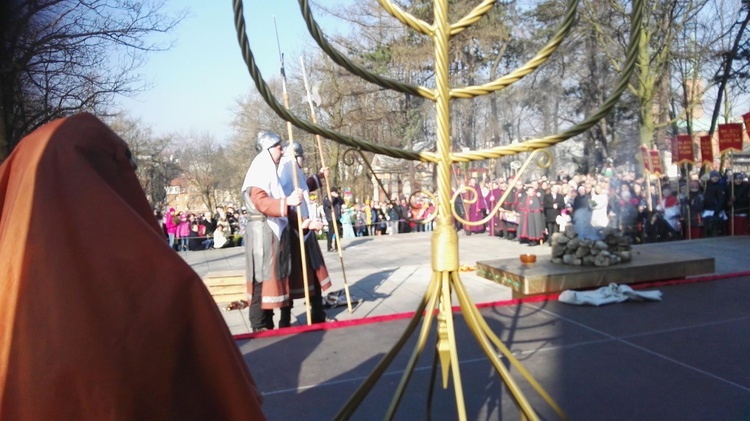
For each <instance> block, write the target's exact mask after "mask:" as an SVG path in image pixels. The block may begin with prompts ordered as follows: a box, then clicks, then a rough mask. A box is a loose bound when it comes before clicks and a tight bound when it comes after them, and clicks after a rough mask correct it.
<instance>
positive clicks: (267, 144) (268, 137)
mask: <svg viewBox="0 0 750 421" xmlns="http://www.w3.org/2000/svg"><path fill="white" fill-rule="evenodd" d="M279 143H281V138H280V137H279V135H277V134H276V133H274V132H267V131H261V132H258V137H256V138H255V150H256V151H258V152H261V151H265V150H266V149H269V148H271V147H272V146H276V145H278V144H279Z"/></svg>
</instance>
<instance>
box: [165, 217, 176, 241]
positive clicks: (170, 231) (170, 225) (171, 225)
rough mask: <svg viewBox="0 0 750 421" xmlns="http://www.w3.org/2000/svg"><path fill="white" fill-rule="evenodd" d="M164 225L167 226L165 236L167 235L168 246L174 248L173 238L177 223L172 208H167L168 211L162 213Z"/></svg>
mask: <svg viewBox="0 0 750 421" xmlns="http://www.w3.org/2000/svg"><path fill="white" fill-rule="evenodd" d="M164 226H165V227H166V228H167V237H169V247H172V248H174V238H175V234H176V233H177V224H176V223H175V215H174V208H169V211H168V212H167V214H166V215H164Z"/></svg>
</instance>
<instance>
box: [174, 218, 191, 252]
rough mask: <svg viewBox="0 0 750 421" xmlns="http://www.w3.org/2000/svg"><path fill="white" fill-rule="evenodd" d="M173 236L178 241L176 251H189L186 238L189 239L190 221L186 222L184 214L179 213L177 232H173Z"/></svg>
mask: <svg viewBox="0 0 750 421" xmlns="http://www.w3.org/2000/svg"><path fill="white" fill-rule="evenodd" d="M175 236H176V237H177V239H178V240H179V245H178V247H177V250H178V251H187V250H189V247H188V237H190V221H188V216H187V214H186V213H185V212H180V222H179V223H178V224H177V231H176V232H175Z"/></svg>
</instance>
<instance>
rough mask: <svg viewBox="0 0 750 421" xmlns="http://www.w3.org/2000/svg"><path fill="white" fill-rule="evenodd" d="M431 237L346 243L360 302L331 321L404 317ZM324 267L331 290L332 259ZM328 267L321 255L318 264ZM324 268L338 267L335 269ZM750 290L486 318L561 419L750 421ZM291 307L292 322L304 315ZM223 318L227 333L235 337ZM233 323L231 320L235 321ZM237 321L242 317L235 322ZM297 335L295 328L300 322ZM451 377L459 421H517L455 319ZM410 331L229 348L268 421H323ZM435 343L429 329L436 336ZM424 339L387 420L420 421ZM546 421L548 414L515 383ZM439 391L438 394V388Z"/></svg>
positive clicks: (397, 372)
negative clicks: (239, 357)
mask: <svg viewBox="0 0 750 421" xmlns="http://www.w3.org/2000/svg"><path fill="white" fill-rule="evenodd" d="M665 247H667V248H671V249H673V250H676V251H682V250H684V251H686V252H690V253H695V254H699V255H704V256H712V257H715V258H716V269H717V270H716V272H717V273H718V274H731V273H739V272H746V271H748V270H750V261H748V259H747V255H748V254H747V251H748V250H749V249H750V238H720V239H710V240H694V241H690V242H687V241H684V242H675V243H669V244H659V245H647V246H639V249H640V251H641V252H642V253H648V251H649V250H654V249H660V248H665ZM529 250H533V252H534V253H536V254H538V255H540V258H544V257H543V256H544V255H546V254H548V253H549V248H547V247H544V246H539V247H533V248H529V247H526V246H521V245H518V244H517V243H511V242H507V241H504V240H500V239H496V238H489V237H487V236H484V235H481V236H471V237H465V236H461V237H460V255H459V256H460V262H461V263H462V264H467V265H473V264H474V262H475V261H477V260H486V259H491V258H503V257H513V256H517V255H518V254H520V253H522V252H528V251H529ZM242 251H243V250H242V249H227V250H218V251H209V252H193V253H188V254H186V255H185V258H186V260H187V261H188V262H190V263H191V264H192V265H193V267H194V268H195V269H196V271H198V272H199V273H200V274H201V275H204V274H205V273H207V272H208V271H214V270H228V269H233V270H238V269H243V268H242V266H243V257H242V254H241V253H242ZM430 252H431V244H430V234H418V233H415V234H406V235H400V236H394V237H375V238H364V239H356V240H352V241H350V242H349V243H347V244H346V250H345V256H344V257H345V261H346V273H347V279H348V282H349V285H350V287H351V290H352V293H353V294H354V295H357V296H361V297H364V298H365V299H366V301H365V304H363V305H362V306H361V307H360V308H359V309H357V310H356V311H355V312H354V313H352V314H349V313H348V312H347V311H346V309H345V308H342V309H339V312H338V313H337V314H334V315H335V317H337V318H338V319H339V320H346V319H351V318H362V317H368V316H374V315H385V314H393V313H401V312H408V311H413V310H414V309H415V308H416V306H417V303H418V301H419V300H420V299H421V296H422V294H423V293H424V288H425V285H426V282H427V281H428V280H429V277H430V274H431V263H430ZM329 255H330V256H331V257H329V258H328V259H327V261H328V266H329V268H330V269H331V272H332V275H333V278H334V282H335V283H336V285H335V287H336V288H340V287H341V285H342V283H341V280H342V278H341V269H340V266H339V265H338V262H337V260H338V258H337V256H336V255H335V254H333V253H330V254H329ZM327 256H328V255H327ZM334 257H336V258H335V259H334ZM462 280H463V282H464V283H465V284H466V285H467V288H468V289H470V290H471V291H472V295H473V298H474V300H475V301H476V302H480V303H481V302H492V301H498V300H502V299H507V298H509V297H510V292H509V291H508V290H507V289H505V288H504V287H502V286H499V285H496V284H493V283H492V282H490V281H487V280H484V279H482V278H479V277H477V276H476V275H473V274H471V273H464V274H462ZM749 281H750V277H748V276H739V277H731V278H728V279H723V280H718V281H712V282H696V283H687V284H681V285H675V286H664V287H660V288H659V289H660V290H662V292H663V293H664V300H663V301H662V302H658V303H637V302H636V303H634V302H627V303H622V304H615V305H610V306H606V307H599V308H593V307H575V306H568V305H565V304H561V303H558V302H551V301H548V302H539V303H525V304H520V305H512V306H503V307H492V308H486V309H483V310H482V315H483V316H484V317H485V318H486V319H487V322H488V324H489V325H490V327H491V328H492V330H493V332H495V333H496V334H497V335H498V336H499V337H500V338H501V339H502V340H503V342H504V343H505V344H506V345H507V346H508V347H509V348H510V349H511V350H512V351H513V352H514V354H515V355H516V357H517V358H519V359H520V360H521V362H522V363H523V364H524V366H525V367H526V368H527V369H528V370H529V371H530V372H531V373H532V375H533V376H534V377H535V378H536V379H537V380H538V381H539V382H540V383H541V385H542V386H543V387H544V389H545V390H546V391H547V392H549V393H550V394H551V395H552V397H553V399H554V400H555V401H556V402H557V403H558V404H559V405H560V406H561V407H562V408H563V410H564V411H565V412H566V413H567V414H568V416H569V417H570V419H580V420H633V419H638V420H671V419H674V420H706V419H711V420H713V419H717V420H719V419H721V420H725V419H726V420H750V364H747V362H746V361H747V356H748V355H750V305H748V304H747V302H748V298H750V282H749ZM301 307H302V306H301V305H298V308H297V309H296V311H297V314H299V315H301V314H302V313H303V311H304V310H303V309H302V308H301ZM230 313H239V312H237V311H233V312H225V315H226V318H227V322H228V324H229V325H230V327H231V328H232V330H233V332H235V333H241V332H242V331H243V330H244V329H246V328H244V326H243V324H244V322H243V321H242V319H240V320H238V321H236V322H235V321H234V319H233V317H231V316H230ZM237 316H238V317H239V314H238V315H237ZM243 317H246V314H244V315H243ZM299 320H300V321H302V318H301V317H300V319H299ZM456 321H457V322H456V335H457V344H458V345H457V347H458V356H459V367H460V370H461V379H462V385H463V391H464V395H465V398H466V408H467V411H468V418H469V419H518V418H519V414H518V410H517V409H516V406H515V405H514V403H513V402H512V399H511V398H510V397H509V395H508V392H507V390H506V388H505V387H504V386H503V384H502V382H501V381H500V378H499V376H498V375H497V374H496V373H495V371H494V369H493V368H492V366H491V365H490V364H489V362H488V360H487V358H486V357H485V355H484V354H483V352H482V350H481V348H480V347H479V346H478V345H477V342H476V340H475V339H474V337H473V336H472V335H471V334H470V333H469V331H468V329H467V328H466V325H465V324H464V322H463V320H462V319H461V315H456ZM407 323H408V320H396V321H391V322H384V323H376V324H366V325H361V326H355V327H348V328H343V329H333V330H325V331H316V332H307V333H302V334H297V335H284V336H276V337H271V338H263V339H253V340H242V341H238V342H237V343H238V346H239V347H240V349H241V351H242V353H243V354H244V355H245V358H246V361H247V362H248V365H249V367H250V369H251V372H252V373H253V376H254V377H255V380H256V382H257V384H258V386H259V387H260V389H261V391H262V392H263V393H264V396H265V404H264V411H265V412H266V414H267V416H268V417H269V419H271V420H287V419H299V420H322V419H331V418H332V417H333V416H334V415H335V414H336V412H337V411H338V409H340V408H341V407H342V406H343V405H344V403H345V402H346V401H347V399H348V398H349V397H350V396H351V395H352V393H353V392H354V390H355V389H356V388H357V387H358V386H359V385H360V384H361V383H362V381H363V380H364V379H365V378H366V377H367V375H368V374H369V372H370V371H371V370H372V369H373V367H374V366H375V364H377V362H378V361H380V359H382V357H383V356H384V355H385V353H386V352H388V350H389V349H391V347H392V346H393V345H394V344H395V343H396V341H397V340H398V338H399V337H400V336H401V334H402V332H404V330H405V328H406V325H407ZM432 330H433V331H434V327H433V328H432ZM434 343H435V340H434V332H433V334H431V337H430V338H429V339H428V342H427V347H426V348H425V350H426V352H425V353H424V354H423V355H422V358H420V360H419V361H418V363H417V368H416V370H415V372H414V374H413V376H412V377H411V382H410V383H409V387H408V388H407V389H406V394H405V396H404V399H403V400H402V402H401V405H400V407H399V410H398V412H397V413H396V419H404V420H414V419H426V418H427V415H426V409H425V408H426V398H427V390H428V388H429V384H430V372H431V370H430V367H431V364H432V357H433V349H434ZM414 344H415V338H414V337H412V338H410V339H409V340H408V341H407V343H406V345H405V347H404V350H403V351H402V352H401V353H400V354H399V355H398V357H397V358H396V360H395V361H394V362H393V363H392V364H391V365H390V366H389V367H388V368H387V369H386V371H385V373H384V375H383V377H382V378H381V379H380V381H379V382H378V383H377V384H376V385H375V388H374V389H373V390H372V392H371V393H370V394H369V395H368V397H367V398H366V399H365V401H364V402H363V403H362V405H361V406H360V409H359V410H358V411H357V412H356V413H355V415H354V417H353V418H354V419H363V420H370V419H382V418H383V416H384V414H385V410H386V408H387V407H388V404H389V402H390V401H391V398H392V395H393V390H394V389H395V387H396V385H397V384H398V382H399V380H400V378H401V375H402V374H403V370H404V367H405V365H406V361H407V360H408V357H409V355H410V354H411V352H412V350H413V348H414ZM511 372H512V374H513V375H514V378H515V379H516V381H517V382H518V384H519V385H520V387H521V389H522V390H523V391H524V394H525V395H526V397H527V398H528V399H529V400H530V402H531V404H532V405H533V407H534V408H535V410H537V411H538V413H539V414H540V415H541V416H542V418H543V419H554V418H555V416H554V413H553V412H552V411H551V410H550V409H549V408H548V407H547V406H546V405H545V404H544V402H543V400H542V399H541V398H539V397H538V395H537V394H536V393H535V392H534V391H533V389H532V388H531V387H530V386H529V385H528V384H527V383H526V382H525V381H524V380H523V379H522V378H521V377H520V376H519V375H518V373H517V372H515V370H511ZM438 384H439V380H438ZM431 408H432V419H436V420H443V419H445V420H453V419H456V408H455V400H454V392H453V383H451V384H450V385H449V387H448V389H447V390H443V389H442V388H441V387H440V386H439V385H438V386H436V389H435V394H434V396H433V399H432V406H431Z"/></svg>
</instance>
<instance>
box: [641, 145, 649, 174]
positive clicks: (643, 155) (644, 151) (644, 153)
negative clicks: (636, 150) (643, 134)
mask: <svg viewBox="0 0 750 421" xmlns="http://www.w3.org/2000/svg"><path fill="white" fill-rule="evenodd" d="M641 159H643V168H645V169H646V171H648V172H651V158H650V157H649V155H648V148H647V147H646V145H641Z"/></svg>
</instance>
